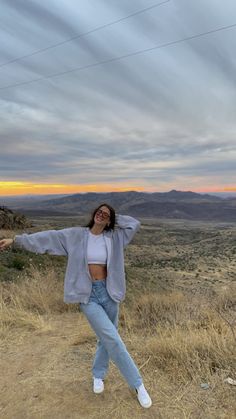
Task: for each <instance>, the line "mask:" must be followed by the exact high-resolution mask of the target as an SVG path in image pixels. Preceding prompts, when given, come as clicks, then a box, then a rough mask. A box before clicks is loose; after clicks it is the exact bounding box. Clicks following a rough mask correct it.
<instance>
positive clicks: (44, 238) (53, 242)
mask: <svg viewBox="0 0 236 419" xmlns="http://www.w3.org/2000/svg"><path fill="white" fill-rule="evenodd" d="M72 230H74V228H73V227H72V228H65V229H62V230H47V231H41V232H39V233H33V234H27V233H24V234H21V235H15V238H14V246H16V247H18V246H19V247H23V248H24V249H26V250H29V251H30V252H34V253H41V254H43V253H49V254H50V255H59V256H67V255H68V249H67V241H68V239H69V237H70V235H71V231H72Z"/></svg>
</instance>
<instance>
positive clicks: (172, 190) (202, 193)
mask: <svg viewBox="0 0 236 419" xmlns="http://www.w3.org/2000/svg"><path fill="white" fill-rule="evenodd" d="M174 191H175V192H180V193H181V192H186V193H187V192H193V193H197V194H200V195H207V194H209V195H222V196H223V195H224V196H234V195H236V191H234V190H233V191H193V190H183V189H182V190H179V189H175V188H173V189H170V190H166V191H160V190H156V191H143V190H141V191H139V190H135V189H128V190H119V191H83V192H73V193H72V192H68V193H27V194H25V193H22V194H8V195H1V194H0V199H1V198H21V197H22V198H27V197H34V196H35V197H40V196H42V197H44V196H70V195H77V194H81V195H85V194H88V193H97V194H100V193H101V194H102V193H119V192H137V193H139V192H141V193H147V194H152V193H170V192H174Z"/></svg>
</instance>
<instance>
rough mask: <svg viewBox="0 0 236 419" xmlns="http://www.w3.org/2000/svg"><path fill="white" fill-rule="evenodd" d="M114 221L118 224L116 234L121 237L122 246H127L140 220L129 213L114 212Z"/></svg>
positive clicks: (138, 226) (137, 228)
mask: <svg viewBox="0 0 236 419" xmlns="http://www.w3.org/2000/svg"><path fill="white" fill-rule="evenodd" d="M116 223H117V226H118V234H119V235H121V236H122V238H123V244H124V247H125V246H127V244H129V243H130V242H131V240H132V238H133V237H134V235H135V233H136V232H137V231H138V230H139V228H140V225H141V223H140V221H138V220H136V218H133V217H130V216H129V215H120V214H116Z"/></svg>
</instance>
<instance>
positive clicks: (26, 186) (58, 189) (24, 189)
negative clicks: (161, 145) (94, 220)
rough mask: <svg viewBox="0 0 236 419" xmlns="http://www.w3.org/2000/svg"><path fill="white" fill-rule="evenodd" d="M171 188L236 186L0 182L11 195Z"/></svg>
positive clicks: (231, 189) (225, 189) (233, 188)
mask: <svg viewBox="0 0 236 419" xmlns="http://www.w3.org/2000/svg"><path fill="white" fill-rule="evenodd" d="M171 189H177V190H182V191H184V190H188V191H189V190H191V191H192V192H198V193H208V192H211V193H214V192H236V186H225V185H220V186H208V187H207V186H205V187H202V188H201V187H199V188H194V187H193V188H191V187H190V188H187V189H186V188H178V187H176V186H173V185H166V188H165V191H164V190H163V187H162V188H158V186H157V187H156V188H154V187H143V186H137V185H134V184H133V185H132V184H125V183H120V184H116V185H115V186H114V184H109V183H100V184H85V185H84V184H83V185H80V184H77V185H76V184H63V183H59V184H53V183H33V182H20V181H16V182H13V181H5V182H0V196H11V195H18V196H20V195H27V194H30V195H47V194H75V193H86V192H125V191H131V190H135V191H137V192H158V191H159V192H167V191H170V190H171Z"/></svg>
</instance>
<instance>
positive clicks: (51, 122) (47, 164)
mask: <svg viewBox="0 0 236 419" xmlns="http://www.w3.org/2000/svg"><path fill="white" fill-rule="evenodd" d="M153 3H154V2H151V1H148V2H144V1H141V0H140V1H138V2H137V1H134V0H132V1H130V2H128V3H127V2H126V1H125V0H122V1H119V2H118V1H116V0H112V1H110V2H109V5H108V3H107V2H105V1H101V2H99V3H98V2H97V1H95V0H90V1H89V2H86V4H85V3H84V2H82V1H75V0H73V1H71V2H66V1H65V0H63V1H61V2H60V3H58V4H57V8H56V9H55V7H54V5H53V3H50V2H49V3H47V4H42V2H40V1H34V2H30V3H29V2H24V1H23V0H10V1H7V0H4V1H2V6H1V16H2V21H1V25H0V35H1V46H0V53H1V62H0V64H1V63H2V64H3V63H4V62H6V61H8V60H12V59H15V58H17V57H20V56H23V55H25V54H30V53H33V52H34V51H36V50H38V49H40V48H44V47H47V46H50V45H52V44H55V43H56V42H60V41H63V40H65V39H67V38H68V37H72V36H74V35H76V34H79V33H83V32H86V31H89V30H91V29H92V28H95V27H97V26H99V25H103V24H105V23H108V22H110V21H112V20H115V19H119V18H122V17H123V16H126V15H128V14H130V13H132V12H134V11H136V10H138V9H142V8H145V7H148V6H149V5H152V4H153ZM233 23H236V5H235V2H234V1H233V0H229V1H227V3H222V1H219V0H214V1H213V0H199V1H198V2H192V1H191V2H189V0H179V1H178V2H177V1H175V0H171V1H170V2H168V3H166V4H165V5H162V6H160V7H157V8H155V9H152V10H150V11H147V12H145V13H142V14H140V15H138V16H134V17H132V18H129V19H126V20H124V21H122V22H120V23H119V24H115V25H112V26H109V27H107V28H104V29H103V30H100V31H97V32H95V33H91V34H89V35H86V36H84V37H82V38H78V39H75V40H74V41H73V42H68V43H66V44H63V45H61V46H58V47H56V48H52V49H49V50H47V51H44V52H41V53H39V54H35V55H33V56H32V57H27V58H23V59H21V60H19V61H17V62H14V63H11V64H9V65H6V66H3V67H0V75H1V83H0V87H3V86H8V85H11V84H16V83H23V82H25V81H28V80H32V79H35V78H40V77H44V76H48V75H50V74H55V73H57V72H63V71H64V72H65V74H64V75H63V76H59V77H53V78H50V79H45V80H41V81H39V82H34V83H31V84H25V85H24V84H22V85H21V86H20V85H19V86H18V87H13V88H8V89H5V90H4V89H2V90H0V108H1V112H0V141H1V152H0V178H1V180H2V181H3V182H4V181H5V182H6V181H17V180H20V181H23V182H34V183H35V184H37V183H38V184H41V183H42V182H43V183H48V184H54V185H56V184H63V185H64V184H68V185H69V184H81V185H88V184H91V185H99V184H100V185H105V184H113V185H114V188H115V187H116V185H118V184H119V187H120V185H122V184H123V185H124V187H127V184H128V182H130V185H131V187H132V186H133V185H134V180H135V179H136V181H137V183H136V184H138V185H140V187H143V188H144V189H145V190H167V189H172V188H176V189H186V188H188V189H192V190H196V189H198V190H199V189H201V187H203V186H204V187H206V185H207V187H209V189H210V187H211V185H212V187H213V185H214V186H215V185H216V183H217V184H218V185H219V188H227V187H229V185H231V186H230V187H232V185H234V184H235V182H236V179H235V170H234V167H235V163H236V162H235V160H236V143H235V135H236V123H235V114H236V100H235V99H236V97H235V96H236V88H235V86H236V84H235V81H236V80H235V77H236V76H235V74H236V71H235V70H236V68H235V67H236V60H235V56H234V51H235V48H236V37H235V33H236V28H235V29H233V28H232V29H231V30H225V31H222V32H218V33H214V34H211V35H208V36H204V37H201V38H199V39H195V40H192V41H186V42H185V43H181V44H179V45H175V46H174V45H173V46H170V47H167V48H163V49H160V50H156V51H152V52H146V53H144V54H140V55H137V56H133V57H130V58H126V59H123V60H120V61H116V62H110V63H108V64H103V65H100V66H97V67H94V68H88V69H86V70H83V71H79V72H68V71H70V70H72V69H73V68H75V67H79V66H85V65H88V64H91V63H96V62H99V61H104V60H106V59H110V58H113V57H116V56H121V55H125V54H129V53H130V52H134V51H138V50H140V49H145V48H151V47H153V46H155V45H160V44H162V43H164V42H171V41H174V40H177V39H181V38H184V37H188V36H191V35H194V34H197V33H201V32H203V31H208V30H211V29H214V28H217V27H221V26H226V25H230V24H233ZM66 72H67V73H66ZM0 194H1V189H0Z"/></svg>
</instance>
